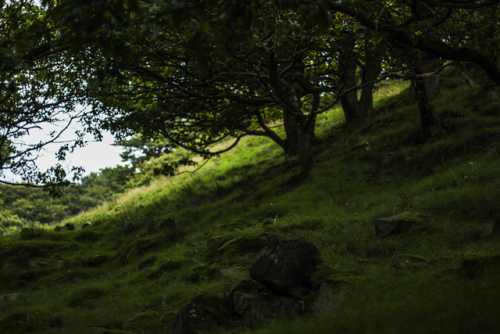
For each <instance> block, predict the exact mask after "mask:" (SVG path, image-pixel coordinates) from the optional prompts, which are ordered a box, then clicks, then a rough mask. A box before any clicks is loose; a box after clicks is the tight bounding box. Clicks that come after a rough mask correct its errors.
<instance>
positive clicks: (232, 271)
mask: <svg viewBox="0 0 500 334" xmlns="http://www.w3.org/2000/svg"><path fill="white" fill-rule="evenodd" d="M220 273H221V275H222V276H236V277H239V276H243V275H245V273H244V272H243V271H241V270H240V268H238V267H232V268H227V269H221V270H220Z"/></svg>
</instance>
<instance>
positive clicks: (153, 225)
mask: <svg viewBox="0 0 500 334" xmlns="http://www.w3.org/2000/svg"><path fill="white" fill-rule="evenodd" d="M442 85H443V87H442V96H441V97H439V98H437V99H435V100H434V101H433V102H432V103H433V105H434V106H435V108H436V113H437V115H436V116H437V119H438V121H439V123H440V128H441V131H440V132H439V133H436V134H435V136H434V139H433V140H432V142H429V143H423V142H422V140H421V136H420V125H419V118H418V111H417V107H416V106H409V105H408V101H407V96H408V91H407V90H404V91H403V92H402V93H401V94H398V95H395V96H392V97H388V98H385V99H380V100H378V101H377V103H376V106H375V107H376V110H377V118H376V119H374V120H373V121H372V122H371V123H369V124H367V125H366V126H365V127H364V128H362V129H360V130H358V131H356V132H355V133H350V134H349V133H346V132H345V131H344V130H343V128H342V126H341V120H342V116H341V113H340V111H339V110H334V111H332V112H330V113H329V114H328V115H325V116H321V119H320V122H319V125H318V133H319V135H318V137H319V142H318V144H317V145H316V147H315V148H314V150H315V166H314V168H313V171H312V173H311V175H310V177H309V178H308V179H307V180H305V181H303V182H299V180H298V178H297V175H298V172H299V170H298V167H297V166H296V165H297V164H296V161H294V160H288V161H285V160H284V159H283V156H282V152H281V151H280V150H279V148H278V147H277V146H276V145H274V144H272V143H270V142H269V141H267V140H265V139H262V138H248V139H246V140H244V141H243V142H242V145H240V146H238V147H237V148H236V149H235V150H234V151H232V152H230V153H228V154H227V155H223V156H221V157H220V158H217V159H213V160H212V161H210V162H209V163H208V164H207V165H206V166H205V167H204V168H202V169H201V170H199V171H198V172H197V173H195V174H187V173H186V174H182V175H180V176H178V177H175V178H170V179H159V180H158V181H157V183H156V184H155V185H152V186H150V187H145V188H138V189H136V190H134V191H132V192H130V193H129V194H127V195H125V196H124V197H123V198H122V199H120V200H118V201H117V202H114V203H107V204H105V205H103V206H102V207H101V208H99V209H98V210H95V211H92V212H89V213H85V214H82V215H80V216H77V217H75V218H73V219H71V220H69V221H67V222H65V223H68V224H76V225H78V226H82V225H83V224H84V223H85V222H87V221H90V222H91V225H90V226H89V227H87V228H84V229H77V230H74V231H63V232H55V231H48V230H37V229H35V230H24V231H23V232H21V233H20V235H18V236H8V237H4V238H1V239H0V259H1V260H0V261H1V264H2V266H1V268H2V269H1V272H0V279H1V281H0V295H5V294H12V293H17V292H20V293H21V294H20V295H16V297H17V299H15V300H10V301H4V302H1V303H0V332H1V333H49V332H58V333H84V332H89V333H90V332H91V331H92V330H94V331H95V333H100V332H102V330H99V329H97V328H101V329H107V330H108V332H109V333H111V331H112V330H115V331H117V330H126V331H129V332H132V333H168V332H170V331H171V328H172V327H171V326H172V323H173V321H174V319H175V317H176V314H177V311H178V310H179V309H181V308H182V307H183V306H184V305H185V304H186V302H188V301H189V300H191V299H192V298H193V297H195V296H197V295H199V294H201V293H209V294H211V295H214V296H219V294H220V295H221V296H224V298H225V296H226V294H228V293H230V292H231V290H232V289H233V288H234V287H235V286H236V285H237V284H238V283H239V282H240V281H241V280H243V279H247V278H248V277H249V269H250V268H251V266H252V265H253V264H254V263H255V261H256V260H257V258H258V254H259V250H260V249H261V248H262V246H263V245H264V243H263V242H265V240H271V239H275V240H279V241H286V240H298V241H301V242H308V243H312V244H314V245H315V246H316V247H317V248H318V250H319V251H320V253H321V257H322V260H323V265H321V267H320V268H318V272H317V274H316V276H315V280H316V282H317V283H318V284H320V283H321V282H329V283H328V284H330V287H331V288H332V291H333V292H334V295H335V297H334V298H335V303H334V304H332V306H331V307H330V308H329V310H328V312H327V313H326V314H323V315H321V316H318V315H314V314H313V313H314V312H312V311H311V312H310V314H307V311H308V309H307V308H306V310H305V313H306V315H308V316H305V317H298V316H297V317H295V318H294V320H293V321H290V320H288V321H286V322H280V321H279V320H278V321H276V322H274V325H271V324H264V328H260V329H259V328H257V329H242V328H240V327H238V328H236V329H232V328H230V327H227V328H225V329H222V330H225V331H227V332H235V333H239V332H251V331H254V330H255V331H256V332H258V333H359V332H373V333H389V332H395V333H401V332H405V333H422V332H425V333H433V332H439V333H443V332H450V333H470V332H482V333H487V332H492V333H493V332H500V319H499V318H498V310H500V288H499V287H498V278H499V277H500V276H499V274H500V272H499V268H500V260H499V255H500V248H499V241H500V233H499V230H500V227H499V226H498V223H496V224H497V225H495V220H496V218H497V216H498V214H499V212H498V198H500V178H499V176H498V167H499V162H500V156H499V152H500V145H499V143H500V118H499V117H498V111H499V110H500V99H499V97H498V92H487V93H484V92H483V93H478V91H477V90H475V89H472V88H469V87H468V86H467V85H465V84H464V83H463V82H462V80H461V79H460V78H457V77H455V76H454V75H453V72H452V71H448V72H445V73H444V74H443V78H442ZM366 142H368V144H367V143H366ZM358 144H360V145H358ZM368 148H369V149H368ZM404 212H412V213H413V215H414V216H415V217H417V218H418V224H416V225H415V226H412V228H410V229H409V230H408V231H400V232H403V233H400V234H394V235H389V236H385V235H384V233H385V232H380V224H379V222H380V221H377V218H382V217H394V216H397V215H399V214H402V213H404ZM376 226H378V227H379V229H378V230H377V228H376ZM388 233H389V232H388ZM238 238H240V239H238ZM262 238H265V240H264V241H262ZM234 240H245V241H246V242H245V243H240V244H237V243H236V242H235V241H234ZM231 241H233V243H232V244H228V242H231ZM235 245H236V246H235ZM233 246H235V247H233ZM225 269H231V270H232V271H227V270H226V271H224V270H225ZM221 270H222V272H221ZM332 282H333V283H332ZM221 298H222V297H221ZM306 304H307V302H306ZM306 306H307V305H306ZM214 312H215V311H214ZM89 328H94V329H89ZM115 333H116V332H115Z"/></svg>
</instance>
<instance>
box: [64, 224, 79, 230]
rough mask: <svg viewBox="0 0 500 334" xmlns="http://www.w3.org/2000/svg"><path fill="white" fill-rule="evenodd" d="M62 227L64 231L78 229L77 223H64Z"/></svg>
mask: <svg viewBox="0 0 500 334" xmlns="http://www.w3.org/2000/svg"><path fill="white" fill-rule="evenodd" d="M64 228H65V229H66V231H73V230H78V225H76V224H71V223H67V224H66V225H64Z"/></svg>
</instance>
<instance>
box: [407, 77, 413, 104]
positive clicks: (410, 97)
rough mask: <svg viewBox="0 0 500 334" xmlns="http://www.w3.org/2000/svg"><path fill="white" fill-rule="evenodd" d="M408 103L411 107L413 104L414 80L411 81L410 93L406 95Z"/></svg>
mask: <svg viewBox="0 0 500 334" xmlns="http://www.w3.org/2000/svg"><path fill="white" fill-rule="evenodd" d="M408 103H409V104H410V105H411V106H412V105H414V104H415V80H411V83H410V91H409V93H408Z"/></svg>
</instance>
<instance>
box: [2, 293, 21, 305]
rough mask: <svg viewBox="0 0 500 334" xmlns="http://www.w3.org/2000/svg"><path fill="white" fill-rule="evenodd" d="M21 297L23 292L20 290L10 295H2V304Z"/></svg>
mask: <svg viewBox="0 0 500 334" xmlns="http://www.w3.org/2000/svg"><path fill="white" fill-rule="evenodd" d="M20 297H21V293H20V292H16V293H11V294H8V295H3V296H0V304H5V303H8V302H11V301H13V300H16V299H19V298H20Z"/></svg>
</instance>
